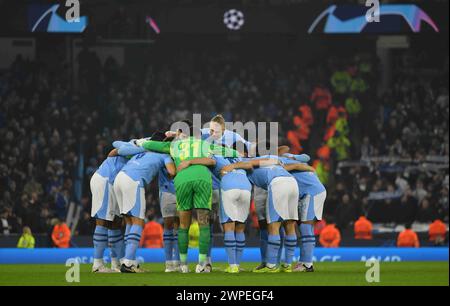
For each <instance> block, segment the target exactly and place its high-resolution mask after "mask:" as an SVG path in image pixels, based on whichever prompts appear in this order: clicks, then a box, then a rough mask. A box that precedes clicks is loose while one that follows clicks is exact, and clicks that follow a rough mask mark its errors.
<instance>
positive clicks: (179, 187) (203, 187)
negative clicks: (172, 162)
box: [175, 180, 212, 211]
mask: <svg viewBox="0 0 450 306" xmlns="http://www.w3.org/2000/svg"><path fill="white" fill-rule="evenodd" d="M175 190H176V196H177V210H178V211H188V210H192V209H194V208H195V209H208V210H211V202H212V181H206V180H195V181H187V182H183V183H180V184H177V183H176V182H175Z"/></svg>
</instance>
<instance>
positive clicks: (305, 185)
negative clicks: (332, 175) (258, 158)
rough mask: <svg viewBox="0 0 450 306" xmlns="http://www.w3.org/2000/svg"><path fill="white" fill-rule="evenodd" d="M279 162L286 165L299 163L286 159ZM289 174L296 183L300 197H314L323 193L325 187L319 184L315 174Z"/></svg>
mask: <svg viewBox="0 0 450 306" xmlns="http://www.w3.org/2000/svg"><path fill="white" fill-rule="evenodd" d="M281 161H282V162H283V163H284V164H286V165H289V164H300V162H299V161H296V160H292V159H290V158H286V157H282V158H281ZM291 174H292V176H293V177H294V178H295V180H296V181H297V184H298V189H299V191H300V197H303V196H304V195H306V194H309V195H312V196H314V195H317V194H319V193H322V192H324V191H325V186H324V185H323V184H322V183H321V182H320V180H319V177H318V176H317V174H316V173H314V172H306V171H305V172H302V171H292V172H291Z"/></svg>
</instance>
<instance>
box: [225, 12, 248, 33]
mask: <svg viewBox="0 0 450 306" xmlns="http://www.w3.org/2000/svg"><path fill="white" fill-rule="evenodd" d="M223 23H224V24H225V26H226V27H227V28H228V29H230V30H234V31H236V30H239V29H240V28H242V26H243V25H244V23H245V19H244V13H242V12H241V11H238V10H235V9H232V10H229V11H226V12H225V14H224V15H223Z"/></svg>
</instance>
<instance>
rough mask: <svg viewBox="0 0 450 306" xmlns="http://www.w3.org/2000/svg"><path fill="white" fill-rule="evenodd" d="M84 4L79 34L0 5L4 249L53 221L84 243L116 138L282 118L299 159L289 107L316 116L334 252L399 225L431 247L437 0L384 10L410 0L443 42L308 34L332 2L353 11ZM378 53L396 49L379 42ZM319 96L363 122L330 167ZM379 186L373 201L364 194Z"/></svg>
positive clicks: (155, 210)
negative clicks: (85, 21)
mask: <svg viewBox="0 0 450 306" xmlns="http://www.w3.org/2000/svg"><path fill="white" fill-rule="evenodd" d="M36 2H39V3H50V2H51V3H55V1H36ZM80 2H81V15H82V16H83V15H87V16H89V25H88V28H87V30H86V31H85V33H83V34H70V35H69V34H49V33H33V34H31V33H30V31H29V22H28V21H27V20H26V16H27V10H28V9H29V6H28V4H29V3H30V2H26V1H14V2H13V1H0V8H1V9H0V46H2V47H1V49H2V50H1V51H0V54H1V58H2V59H1V60H0V64H1V65H0V139H1V147H2V149H1V150H0V217H1V219H2V223H0V247H14V246H15V245H16V244H17V239H18V237H19V235H20V233H21V231H22V227H23V226H30V227H31V230H32V232H33V234H34V235H35V237H36V239H37V246H38V247H46V246H51V244H50V243H51V242H50V241H49V239H48V234H49V233H50V232H51V230H52V227H51V222H52V219H54V218H60V219H62V220H66V221H67V223H68V224H69V225H70V226H71V228H72V230H73V233H74V235H73V238H72V243H73V245H74V246H90V245H91V237H90V235H91V233H92V231H93V225H94V224H93V222H92V220H91V219H90V195H89V178H90V176H91V175H92V174H93V172H94V171H95V169H96V168H97V167H98V165H99V164H100V163H101V162H102V160H103V159H104V158H105V154H106V153H107V152H108V151H109V150H110V148H111V141H112V140H115V139H120V138H122V139H129V138H133V137H136V138H137V137H143V136H148V135H149V134H150V133H152V132H153V131H155V130H156V129H165V128H168V125H169V123H170V122H172V121H174V120H178V119H183V118H185V117H190V116H191V114H192V113H201V114H202V118H203V120H204V123H205V122H207V120H209V118H211V117H212V116H213V115H215V114H217V113H221V114H223V115H224V117H225V118H226V119H227V120H230V121H243V122H247V121H255V122H256V121H264V122H270V121H275V122H279V123H280V139H281V142H282V144H288V145H291V147H294V148H295V144H293V143H291V142H290V141H289V140H290V139H291V138H290V137H288V136H289V135H290V136H292V135H293V134H292V133H290V134H289V132H290V131H291V132H292V131H296V130H297V128H298V126H296V123H298V121H297V119H298V117H299V116H300V117H301V113H300V111H299V107H300V106H309V107H310V108H311V110H312V114H313V117H314V123H313V124H312V126H311V128H310V130H311V131H310V134H309V136H308V137H307V139H304V140H302V141H301V145H302V149H303V152H305V153H308V154H310V155H311V157H312V159H313V161H316V162H321V163H322V165H324V166H326V167H327V168H328V170H327V172H328V176H329V179H328V181H327V182H326V185H327V189H328V195H329V197H328V199H327V202H326V205H325V220H328V221H329V222H330V221H333V222H336V224H337V226H338V228H339V229H340V231H341V232H342V235H343V240H342V243H341V245H342V246H345V245H347V246H348V245H350V246H356V245H375V246H381V245H394V244H395V240H396V237H397V235H398V231H399V230H401V229H402V227H403V226H404V225H405V224H409V223H413V224H414V228H415V229H416V231H418V233H419V236H420V238H421V244H422V245H432V244H433V243H432V242H430V241H428V225H429V224H430V223H431V222H433V221H434V220H436V219H440V220H442V221H444V222H446V223H447V225H448V203H449V200H448V190H449V189H448V188H449V185H448V154H449V152H448V144H449V139H448V123H449V117H448V115H449V111H448V101H449V100H448V97H449V96H448V95H449V93H448V88H449V86H448V84H449V80H448V67H449V62H448V59H449V55H448V54H449V50H448V2H447V1H396V3H416V4H419V5H420V7H421V8H422V9H423V10H424V11H426V12H427V13H428V14H429V15H430V16H431V17H432V18H433V19H434V20H435V22H436V23H437V24H438V26H439V29H440V33H434V31H432V29H430V28H429V27H427V26H426V25H424V29H423V32H422V33H417V34H413V33H410V32H409V31H407V30H405V28H402V32H401V33H398V35H393V34H390V35H387V36H383V35H381V36H380V35H375V34H361V35H325V34H321V33H314V34H312V35H309V34H308V33H307V29H308V27H309V25H310V24H311V23H312V21H313V20H314V19H315V17H316V16H317V15H318V14H320V12H322V11H323V10H324V9H325V8H326V7H327V6H328V5H329V4H330V3H331V2H333V3H339V2H341V3H344V2H345V3H358V2H360V1H307V0H304V1H295V0H292V1H288V0H279V1H262V0H255V1H206V0H204V1H189V0H185V1H172V2H171V4H170V5H169V4H167V3H166V1H151V2H152V4H148V3H147V2H146V1H137V0H136V1H127V5H126V6H124V5H121V3H122V2H120V1H97V0H90V1H80ZM382 3H388V1H382ZM229 8H237V9H240V10H242V11H243V12H245V14H246V23H245V25H244V26H243V28H242V29H241V30H240V31H236V32H233V31H230V30H227V28H226V27H225V26H224V25H223V21H222V19H223V12H224V11H225V10H226V9H229ZM61 10H62V11H61V14H62V15H64V9H61ZM17 16H23V17H24V18H17ZM146 16H151V17H152V18H153V19H154V20H155V21H156V22H157V23H158V26H159V27H160V29H161V34H159V35H158V34H156V33H155V32H154V31H153V30H152V29H151V28H150V27H149V25H148V24H146V23H145V18H146ZM389 44H391V45H392V44H398V47H396V48H383V47H381V46H382V45H389ZM27 50H33V51H27ZM30 52H31V53H30ZM20 54H22V55H20ZM27 54H28V55H31V54H32V57H31V58H30V57H29V56H27ZM361 65H369V66H370V67H371V69H370V70H369V71H368V72H366V73H363V74H360V75H361V78H362V79H363V82H364V84H365V85H367V90H365V91H363V92H358V93H355V94H350V93H337V92H336V90H335V88H334V87H333V86H332V84H331V79H332V77H333V75H334V74H335V73H336V72H337V71H342V70H347V69H350V70H351V71H355V69H356V71H358V68H359V67H361ZM319 85H323V86H324V87H325V88H327V89H328V90H330V92H331V95H332V101H333V104H334V105H335V106H343V107H345V106H346V105H345V101H346V99H347V98H349V97H355V98H358V99H359V101H360V103H361V111H360V113H359V114H348V124H349V130H348V135H347V136H346V138H347V139H348V140H349V141H350V143H351V146H350V147H349V149H348V152H346V154H345V155H344V156H342V155H339V154H337V152H336V150H331V155H330V158H329V159H326V160H324V159H323V158H322V159H321V158H320V156H319V155H320V154H317V150H318V149H319V148H321V147H322V145H323V144H324V141H323V137H324V135H325V134H326V131H327V127H328V126H327V123H326V117H327V112H326V111H322V112H319V111H317V110H316V108H315V103H314V101H312V99H311V96H312V94H313V92H314V90H315V89H316V87H317V86H319ZM174 109H175V110H174ZM347 112H348V110H347ZM296 116H297V118H296ZM294 135H295V133H294ZM406 186H409V187H406ZM148 190H149V191H150V192H149V195H148V197H147V209H148V213H149V214H152V215H155V216H156V217H157V218H159V217H160V214H159V205H158V198H157V196H158V193H157V186H156V185H155V184H152V185H151V186H150V187H149V188H148ZM383 191H384V192H386V193H385V194H384V196H381V197H382V198H381V199H375V198H374V194H373V193H371V192H383ZM396 191H398V192H397V193H396ZM390 195H392V196H393V198H392V199H387V197H389V196H390ZM360 215H366V216H367V217H368V218H369V219H370V220H371V221H372V222H373V223H374V224H375V235H374V239H373V240H371V241H359V240H355V239H354V238H353V223H354V222H355V220H357V219H358V217H359V216H360ZM4 220H6V222H4ZM249 221H250V222H249V224H248V235H249V237H253V239H254V241H253V242H252V241H250V242H249V245H256V243H257V230H256V228H255V227H256V224H255V223H254V222H253V219H251V218H250V220H249ZM215 232H216V235H218V236H220V226H219V225H218V224H217V222H216V226H215ZM220 240H221V239H216V240H215V243H216V245H219V244H220V243H221V241H220ZM445 243H446V242H445Z"/></svg>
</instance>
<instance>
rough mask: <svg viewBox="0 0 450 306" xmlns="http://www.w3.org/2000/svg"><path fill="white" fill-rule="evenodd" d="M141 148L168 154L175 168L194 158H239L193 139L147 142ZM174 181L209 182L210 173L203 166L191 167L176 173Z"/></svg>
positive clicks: (230, 150) (205, 142)
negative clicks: (217, 156)
mask: <svg viewBox="0 0 450 306" xmlns="http://www.w3.org/2000/svg"><path fill="white" fill-rule="evenodd" d="M142 147H143V148H144V149H146V150H149V151H156V152H161V153H167V154H170V156H171V157H172V158H173V160H174V162H175V165H176V166H177V167H178V165H179V164H180V163H181V162H183V161H187V160H192V159H194V158H204V157H211V156H212V155H223V156H224V157H235V158H236V157H239V153H238V152H237V151H235V150H233V149H230V148H226V147H222V146H217V145H214V144H211V143H209V142H207V141H204V140H200V139H197V138H194V137H188V138H186V139H182V140H175V141H172V142H161V141H152V140H149V141H146V142H144V144H143V145H142ZM175 180H176V183H177V184H182V183H184V182H189V181H194V180H206V181H211V172H210V171H209V170H208V168H207V167H205V166H203V165H192V166H190V167H188V168H185V169H184V170H182V171H181V172H180V173H178V174H177V176H176V178H175Z"/></svg>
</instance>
